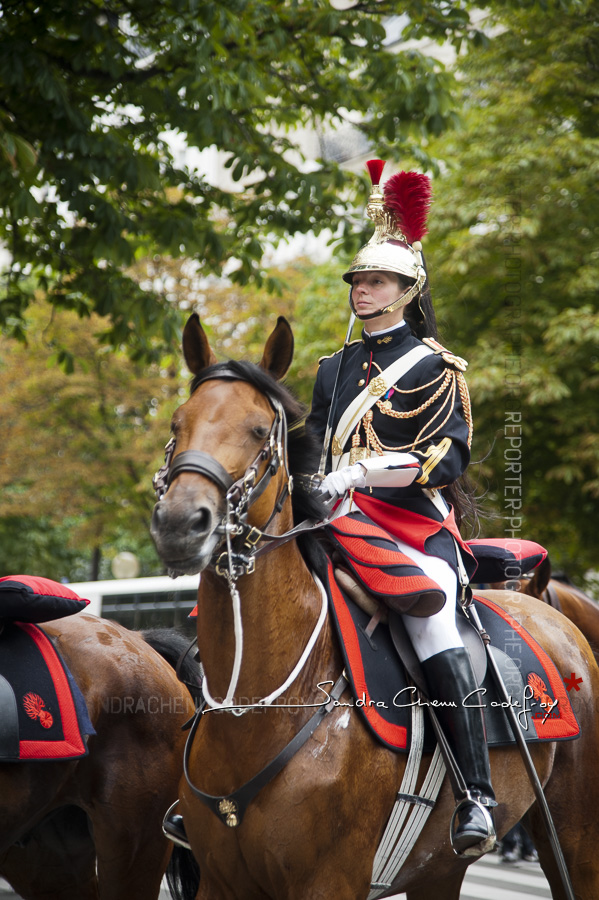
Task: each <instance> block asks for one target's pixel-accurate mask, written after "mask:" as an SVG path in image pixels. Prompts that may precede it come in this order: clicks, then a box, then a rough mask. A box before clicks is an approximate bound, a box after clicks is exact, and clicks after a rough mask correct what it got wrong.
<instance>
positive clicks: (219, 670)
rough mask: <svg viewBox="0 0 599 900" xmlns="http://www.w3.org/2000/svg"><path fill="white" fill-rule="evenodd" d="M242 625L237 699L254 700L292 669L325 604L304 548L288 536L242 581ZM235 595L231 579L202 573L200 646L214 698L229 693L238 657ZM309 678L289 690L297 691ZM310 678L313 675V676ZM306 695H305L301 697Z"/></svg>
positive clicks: (281, 680)
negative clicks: (309, 569) (287, 540)
mask: <svg viewBox="0 0 599 900" xmlns="http://www.w3.org/2000/svg"><path fill="white" fill-rule="evenodd" d="M237 590H238V591H239V595H240V601H241V603H240V605H241V623H242V627H243V658H242V662H241V669H240V673H239V681H238V685H237V688H236V690H235V699H236V701H237V702H239V703H248V702H250V703H253V702H257V701H258V700H259V699H261V698H263V697H266V696H268V695H269V694H271V693H272V692H273V691H274V690H276V689H277V688H278V687H279V686H280V685H282V684H284V682H285V680H286V679H287V677H288V676H289V674H290V673H291V672H292V670H293V668H294V667H295V665H296V663H297V661H298V659H299V658H300V656H301V654H302V652H303V650H304V648H305V646H306V645H307V643H308V641H309V639H310V637H311V635H312V633H313V631H314V628H315V626H316V624H317V622H318V618H319V615H320V612H321V608H322V596H321V592H320V590H319V588H318V586H317V585H316V583H315V582H314V579H313V578H312V576H311V574H310V572H309V571H308V568H307V566H306V564H305V562H304V560H303V558H302V556H301V554H300V552H299V549H298V547H297V543H296V542H295V541H289V542H288V543H286V544H283V545H282V546H280V547H278V548H277V549H276V550H272V551H271V552H269V553H267V554H265V555H264V556H262V557H260V558H259V559H258V560H257V562H256V570H255V572H254V573H253V574H252V575H245V576H243V577H242V578H240V579H239V581H238V582H237ZM236 639H237V640H238V639H239V636H237V638H236V635H235V622H234V616H233V601H232V597H231V594H230V591H229V587H228V584H227V581H226V579H224V578H222V577H221V576H218V575H216V574H215V573H214V572H212V571H210V572H205V573H204V574H203V575H202V579H201V584H200V593H199V603H198V649H199V652H200V658H201V660H202V663H203V665H204V669H205V672H206V677H207V682H208V688H209V691H210V693H211V695H212V697H213V698H215V699H218V700H222V698H224V697H225V695H226V692H227V689H228V686H229V682H230V679H231V673H232V670H233V663H234V657H235V642H236ZM310 667H311V661H310V660H309V661H308V665H307V666H306V670H305V672H304V678H302V677H301V676H300V678H299V679H298V680H297V681H296V682H295V683H294V684H293V685H292V686H291V688H290V690H289V691H288V692H287V696H289V694H290V693H294V694H295V695H296V696H297V690H298V688H299V689H301V685H302V682H303V681H305V680H306V674H307V673H308V672H309V670H310ZM309 681H310V683H311V684H315V683H316V682H314V679H313V678H312V677H311V675H310V676H309ZM302 699H305V698H302Z"/></svg>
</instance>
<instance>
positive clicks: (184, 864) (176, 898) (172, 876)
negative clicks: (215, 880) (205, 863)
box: [166, 844, 200, 900]
mask: <svg viewBox="0 0 599 900" xmlns="http://www.w3.org/2000/svg"><path fill="white" fill-rule="evenodd" d="M166 883H167V885H168V890H169V894H170V895H171V897H172V898H173V900H195V896H196V894H197V892H198V888H199V886H200V867H199V866H198V864H197V862H196V861H195V857H194V855H193V853H192V852H191V850H186V849H185V848H184V847H180V846H179V845H178V844H175V846H174V847H173V854H172V856H171V860H170V862H169V864H168V868H167V870H166Z"/></svg>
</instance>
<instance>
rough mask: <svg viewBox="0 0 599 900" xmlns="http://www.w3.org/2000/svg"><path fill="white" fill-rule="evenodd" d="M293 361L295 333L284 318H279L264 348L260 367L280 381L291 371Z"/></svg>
mask: <svg viewBox="0 0 599 900" xmlns="http://www.w3.org/2000/svg"><path fill="white" fill-rule="evenodd" d="M292 359H293V332H292V331H291V325H290V324H289V322H288V321H287V319H286V318H285V317H284V316H279V318H278V319H277V324H276V325H275V329H274V331H273V333H272V334H271V335H270V337H269V338H268V340H267V342H266V346H265V347H264V355H263V357H262V359H261V360H260V366H261V368H263V369H266V371H267V372H270V374H271V375H272V376H273V378H276V380H277V381H280V380H281V378H283V377H284V375H285V374H286V373H287V371H288V370H289V366H290V365H291V360H292Z"/></svg>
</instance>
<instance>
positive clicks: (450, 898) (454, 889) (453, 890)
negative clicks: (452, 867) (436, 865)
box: [406, 870, 466, 900]
mask: <svg viewBox="0 0 599 900" xmlns="http://www.w3.org/2000/svg"><path fill="white" fill-rule="evenodd" d="M465 874H466V870H463V871H461V872H456V873H454V874H452V875H448V876H446V877H445V878H440V879H438V878H435V877H434V876H431V877H430V879H429V881H428V884H427V885H426V886H423V887H422V888H416V887H414V888H410V889H409V890H408V891H407V893H406V898H407V900H431V896H432V895H433V893H434V897H435V900H460V891H461V889H462V881H463V880H464V875H465ZM431 885H434V888H431Z"/></svg>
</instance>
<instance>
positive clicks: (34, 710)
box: [23, 691, 54, 728]
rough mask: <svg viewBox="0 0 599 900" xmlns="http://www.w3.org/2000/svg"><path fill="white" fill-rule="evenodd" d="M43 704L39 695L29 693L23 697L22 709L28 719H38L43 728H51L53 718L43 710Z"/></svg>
mask: <svg viewBox="0 0 599 900" xmlns="http://www.w3.org/2000/svg"><path fill="white" fill-rule="evenodd" d="M45 705H46V704H45V703H44V701H43V700H42V698H41V697H40V696H39V694H34V693H32V692H31V691H30V692H29V693H28V694H25V696H24V697H23V708H24V710H25V712H26V713H27V715H28V716H29V718H30V719H34V720H35V719H39V720H40V725H42V726H43V727H44V728H52V725H53V723H54V717H53V716H52V713H51V712H49V711H48V710H47V709H44V707H45Z"/></svg>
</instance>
